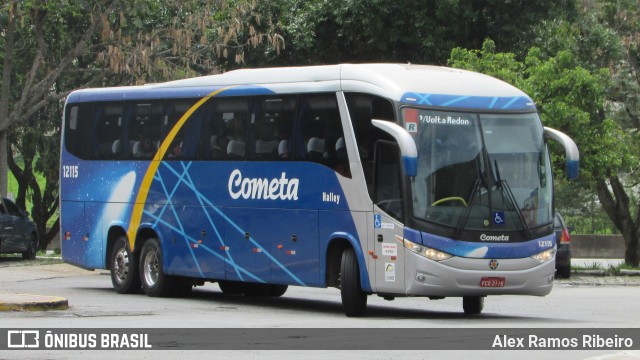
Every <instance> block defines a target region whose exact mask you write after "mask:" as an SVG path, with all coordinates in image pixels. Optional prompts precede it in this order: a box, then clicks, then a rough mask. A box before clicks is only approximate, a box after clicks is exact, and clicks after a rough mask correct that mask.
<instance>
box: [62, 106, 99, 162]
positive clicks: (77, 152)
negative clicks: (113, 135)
mask: <svg viewBox="0 0 640 360" xmlns="http://www.w3.org/2000/svg"><path fill="white" fill-rule="evenodd" d="M94 108H95V106H94V104H93V103H81V104H76V105H73V106H71V107H69V108H68V109H67V113H66V115H65V136H64V138H65V139H64V141H65V146H66V149H67V151H69V152H70V153H71V154H73V155H74V156H77V157H79V158H80V159H95V158H98V154H99V153H100V147H99V145H98V144H97V143H96V141H87V139H92V138H93V134H92V133H93V131H92V127H93V122H94V119H95V116H94ZM108 150H109V152H110V151H111V146H110V145H109V146H108ZM105 152H106V151H105Z"/></svg>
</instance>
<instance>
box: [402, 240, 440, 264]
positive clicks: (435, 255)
mask: <svg viewBox="0 0 640 360" xmlns="http://www.w3.org/2000/svg"><path fill="white" fill-rule="evenodd" d="M404 247H405V248H407V249H408V250H409V251H411V252H413V253H416V254H418V255H420V256H424V257H426V258H427V259H430V260H433V261H442V260H447V259H449V258H450V257H451V255H449V254H447V253H445V252H442V251H439V250H436V249H432V248H430V247H426V246H423V245H419V244H416V243H414V242H411V241H409V240H407V239H404Z"/></svg>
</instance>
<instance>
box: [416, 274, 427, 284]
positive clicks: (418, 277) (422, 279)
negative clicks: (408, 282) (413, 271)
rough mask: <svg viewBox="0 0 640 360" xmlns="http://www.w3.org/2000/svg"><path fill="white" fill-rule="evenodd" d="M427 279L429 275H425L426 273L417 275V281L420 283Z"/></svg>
mask: <svg viewBox="0 0 640 360" xmlns="http://www.w3.org/2000/svg"><path fill="white" fill-rule="evenodd" d="M426 279H427V277H426V276H424V274H420V273H418V275H416V281H417V282H419V283H423V282H424V281H425V280H426Z"/></svg>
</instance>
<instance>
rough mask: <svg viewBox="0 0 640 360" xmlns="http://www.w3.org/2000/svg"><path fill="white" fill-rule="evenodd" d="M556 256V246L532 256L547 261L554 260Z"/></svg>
mask: <svg viewBox="0 0 640 360" xmlns="http://www.w3.org/2000/svg"><path fill="white" fill-rule="evenodd" d="M555 257H556V248H551V249H547V250H545V251H543V252H541V253H539V254H535V255H533V256H532V258H534V259H536V260H538V261H540V262H542V263H543V262H547V261H549V260H552V259H554V258H555Z"/></svg>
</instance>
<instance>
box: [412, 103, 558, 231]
mask: <svg viewBox="0 0 640 360" xmlns="http://www.w3.org/2000/svg"><path fill="white" fill-rule="evenodd" d="M402 114H403V120H404V122H405V124H407V129H409V130H412V131H410V133H411V134H412V135H413V136H414V139H415V142H416V146H417V149H418V168H417V176H416V177H415V178H413V179H412V181H411V184H412V185H411V190H412V197H413V199H412V204H413V216H414V217H416V218H418V219H420V220H424V221H427V222H430V223H435V224H440V225H445V226H447V227H451V228H454V229H456V230H457V231H456V234H459V232H460V231H462V230H478V231H486V230H496V231H519V230H522V231H524V232H527V233H528V230H529V229H530V228H533V227H536V226H540V225H544V224H548V223H549V222H550V221H551V219H552V216H551V214H552V183H551V170H550V165H549V159H548V152H547V149H546V146H545V145H544V141H543V129H542V125H541V123H540V120H539V118H538V115H537V114H536V113H525V114H478V113H467V112H444V111H433V110H426V109H415V108H404V109H403V111H402ZM412 123H413V124H412Z"/></svg>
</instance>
